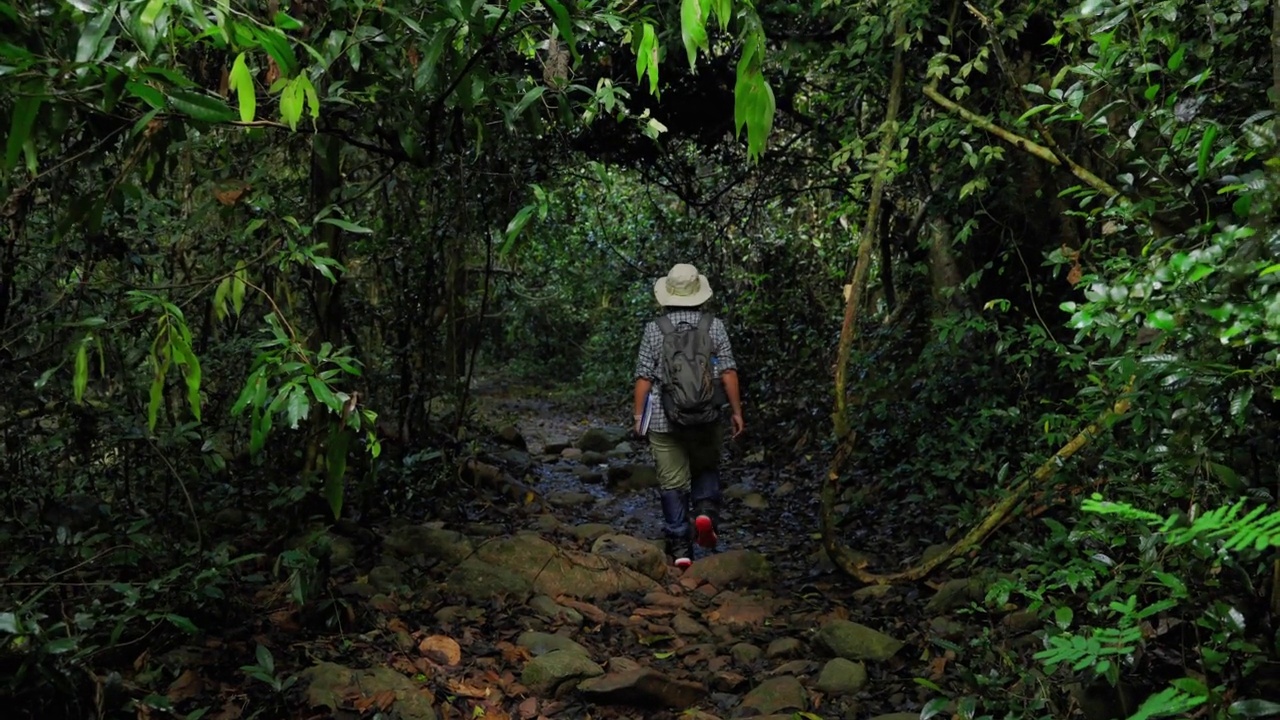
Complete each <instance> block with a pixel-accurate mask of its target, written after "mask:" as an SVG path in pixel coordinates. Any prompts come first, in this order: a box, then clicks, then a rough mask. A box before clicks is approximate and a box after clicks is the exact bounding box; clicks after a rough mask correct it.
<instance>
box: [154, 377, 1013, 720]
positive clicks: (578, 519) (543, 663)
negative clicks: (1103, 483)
mask: <svg viewBox="0 0 1280 720" xmlns="http://www.w3.org/2000/svg"><path fill="white" fill-rule="evenodd" d="M482 406H483V407H484V408H485V409H484V413H485V415H486V417H487V418H489V419H490V420H497V421H499V422H501V423H502V424H499V425H496V427H500V428H501V431H500V432H497V433H495V435H494V437H493V438H492V442H491V443H489V444H488V447H487V449H486V450H485V451H484V452H482V453H480V454H479V455H478V457H477V459H475V460H473V461H472V462H471V464H470V465H469V470H470V474H471V475H472V476H473V478H478V479H481V480H489V481H506V482H509V483H513V486H515V487H520V488H523V491H522V492H523V494H524V496H523V498H522V499H521V500H520V501H518V502H512V503H508V507H505V508H502V507H499V506H498V504H495V506H494V507H491V508H479V509H477V510H476V512H475V517H474V518H473V519H471V520H469V521H466V522H458V523H454V524H448V525H447V524H445V523H442V522H434V523H427V524H415V523H409V522H404V523H401V524H400V525H398V526H394V527H390V528H386V529H382V530H379V531H378V532H372V531H364V534H363V535H361V534H359V533H345V534H344V533H343V531H341V530H336V531H334V533H333V534H332V535H331V537H330V540H329V541H330V544H331V548H332V555H331V563H332V568H333V570H332V573H333V577H334V579H335V585H336V587H337V588H338V589H337V595H338V597H339V598H340V600H341V602H340V605H341V606H342V607H344V608H345V610H344V621H343V625H344V632H343V634H342V635H341V636H338V637H335V636H316V635H315V634H312V633H303V632H300V631H299V632H295V633H294V634H293V635H292V636H291V635H290V632H289V631H290V628H291V626H292V624H293V621H292V620H290V619H288V618H281V617H274V618H273V620H272V623H271V624H270V626H268V627H266V628H260V632H257V633H256V634H254V636H253V638H254V639H255V640H256V641H257V642H259V643H261V644H263V645H265V646H267V648H268V650H269V651H270V652H272V653H274V654H275V655H276V656H280V655H282V654H288V655H291V656H292V657H295V658H305V662H300V669H299V672H298V673H297V677H296V680H295V681H293V684H292V687H291V689H290V690H289V691H288V696H289V700H288V702H287V704H288V705H289V706H290V707H291V708H293V709H295V710H297V711H298V712H299V714H298V715H297V716H298V717H340V718H356V717H371V716H374V713H375V712H377V713H381V715H380V716H381V717H384V718H402V719H403V720H424V719H425V720H430V719H432V718H446V719H448V718H501V719H504V720H505V719H507V718H519V719H520V720H534V719H541V718H658V719H661V718H674V717H689V718H702V719H703V720H714V719H715V718H726V719H727V718H741V717H767V718H795V717H800V718H859V719H860V718H877V719H878V720H905V719H906V718H911V717H919V712H920V709H921V707H922V706H923V705H924V704H925V703H926V702H927V701H928V700H930V699H932V698H934V697H937V696H938V694H939V693H937V692H936V691H935V690H932V689H930V688H929V687H927V686H928V685H930V684H933V683H942V682H943V681H944V677H945V676H946V674H947V664H948V662H949V660H952V659H954V658H955V657H956V654H957V653H958V652H963V651H964V650H963V648H962V645H963V638H964V637H965V636H966V635H969V634H972V633H974V632H982V629H981V628H978V629H975V628H974V627H973V626H972V625H971V623H973V622H977V621H975V620H973V619H972V618H970V617H967V616H966V615H965V613H966V611H965V610H964V607H965V606H966V605H968V604H969V602H970V600H971V599H977V598H978V597H980V592H981V590H982V586H983V583H982V582H980V581H978V580H976V579H967V578H957V579H953V580H950V581H946V580H945V579H943V581H942V582H940V583H938V584H935V585H934V586H933V587H930V586H927V585H921V586H906V587H864V588H858V587H857V586H856V584H854V583H852V582H851V581H849V580H847V579H845V578H843V577H841V576H838V575H835V574H833V573H832V572H831V570H832V568H831V567H830V566H829V563H827V562H825V556H824V555H823V554H822V553H820V552H815V551H816V550H817V549H818V548H819V545H818V543H817V542H816V541H815V540H814V539H813V538H812V537H811V532H812V531H813V530H815V529H816V528H815V527H814V525H813V520H812V518H814V517H816V508H815V507H814V506H813V504H812V503H811V502H810V501H809V500H808V498H811V497H813V496H814V495H815V492H814V487H813V486H812V485H813V483H812V481H809V480H806V479H805V478H802V477H790V476H788V474H787V472H786V471H785V470H777V469H775V468H771V467H766V466H765V465H764V464H763V462H761V460H760V459H759V458H755V459H753V458H750V457H745V458H741V457H739V458H735V459H733V460H732V461H730V462H728V463H726V466H725V473H724V477H725V479H726V483H725V484H726V486H727V489H726V496H727V497H726V501H725V508H724V525H725V526H726V528H725V531H724V532H722V533H721V538H722V540H721V547H720V548H719V549H718V550H717V551H716V552H714V553H711V554H705V555H699V556H697V557H696V559H695V562H694V564H693V566H692V567H691V568H690V569H688V570H687V571H685V572H684V573H680V572H679V571H678V570H675V569H674V568H669V567H668V566H667V564H666V562H665V559H664V556H663V553H662V550H661V545H660V541H659V540H658V538H660V537H661V533H660V523H661V516H660V513H659V509H658V502H657V497H656V495H657V493H656V491H655V490H653V487H654V486H655V475H654V470H653V468H652V465H651V463H650V459H649V456H648V453H647V449H646V448H645V447H644V446H643V442H635V441H628V440H626V439H625V433H624V431H623V430H622V429H621V428H616V427H611V426H610V425H609V424H608V423H607V422H605V421H604V420H603V419H601V418H599V417H592V416H589V415H588V416H585V417H584V416H582V415H581V414H575V413H574V412H571V409H570V408H566V407H563V406H558V405H557V404H556V403H554V402H551V401H548V400H529V399H525V398H520V397H508V396H501V395H500V396H497V397H485V398H483V399H482ZM809 475H810V476H811V477H816V476H817V474H816V473H810V474H809ZM511 507H515V508H516V509H514V510H512V509H511ZM699 552H702V551H699ZM977 617H982V618H985V617H986V616H985V615H980V616H977ZM981 622H984V623H985V622H987V621H986V620H982V621H981ZM1033 622H1034V620H1033V618H1030V617H1026V616H1024V615H1023V614H1019V613H1012V614H1010V615H1007V616H1006V617H1005V621H1004V622H999V623H994V625H995V627H994V628H992V629H993V631H994V632H996V633H1001V634H1004V635H1007V636H1009V637H1010V638H1011V639H1013V641H1014V642H1016V641H1017V640H1016V637H1017V636H1021V637H1023V638H1028V637H1030V636H1029V635H1027V633H1029V632H1030V630H1032V629H1033V627H1032V625H1033ZM294 629H295V630H297V628H294ZM957 643H959V644H957ZM247 647H248V650H247V652H248V653H249V654H250V655H252V648H253V645H252V643H251V642H250V643H247ZM282 662H283V661H282ZM259 665H261V663H259ZM184 677H185V675H184ZM917 679H922V680H923V682H922V681H921V680H917ZM180 680H181V678H180ZM172 695H173V693H172V692H171V699H173V697H172ZM797 713H799V715H797ZM215 716H217V715H216V713H215V714H214V715H211V716H210V717H215ZM225 717H230V716H225Z"/></svg>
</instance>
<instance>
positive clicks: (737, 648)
mask: <svg viewBox="0 0 1280 720" xmlns="http://www.w3.org/2000/svg"><path fill="white" fill-rule="evenodd" d="M729 654H730V655H732V656H733V661H734V662H736V663H738V665H740V666H742V667H750V666H751V665H754V664H755V663H756V661H757V660H759V659H760V658H761V657H764V651H763V650H761V649H760V648H758V647H756V646H755V645H752V644H751V643H744V642H741V643H738V644H737V645H734V646H733V647H731V648H729Z"/></svg>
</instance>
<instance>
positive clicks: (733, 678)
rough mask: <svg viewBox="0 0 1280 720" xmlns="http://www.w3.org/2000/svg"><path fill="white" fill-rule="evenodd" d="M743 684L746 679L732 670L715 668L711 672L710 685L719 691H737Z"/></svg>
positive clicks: (745, 682)
mask: <svg viewBox="0 0 1280 720" xmlns="http://www.w3.org/2000/svg"><path fill="white" fill-rule="evenodd" d="M745 684H747V679H746V678H745V677H743V676H742V674H741V673H736V672H733V671H732V670H717V671H715V672H713V673H712V674H711V687H713V688H715V689H716V690H718V691H720V692H726V693H731V692H737V691H738V689H739V688H741V687H742V686H743V685H745Z"/></svg>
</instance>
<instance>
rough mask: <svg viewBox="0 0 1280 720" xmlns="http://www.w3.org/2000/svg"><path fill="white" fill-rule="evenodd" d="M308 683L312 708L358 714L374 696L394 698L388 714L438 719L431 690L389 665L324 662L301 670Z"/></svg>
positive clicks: (404, 718) (414, 719)
mask: <svg viewBox="0 0 1280 720" xmlns="http://www.w3.org/2000/svg"><path fill="white" fill-rule="evenodd" d="M298 679H299V680H301V681H302V682H303V683H304V684H305V685H306V688H307V689H306V701H307V704H308V705H310V706H311V707H313V708H318V707H325V708H329V711H330V712H331V713H332V714H335V715H337V714H346V713H347V712H352V713H355V714H358V713H359V712H360V711H363V710H364V708H366V707H368V705H369V703H368V702H367V701H370V700H372V699H373V698H374V697H378V698H380V699H386V698H389V699H391V705H390V707H387V708H385V711H386V714H389V715H393V716H396V717H399V718H402V720H436V711H435V709H434V708H433V707H431V693H430V692H428V691H427V690H426V689H424V688H421V687H419V686H418V684H417V683H415V682H413V681H412V680H410V679H409V678H407V677H405V676H404V675H401V674H400V673H398V672H396V671H395V670H392V669H391V668H386V667H377V668H369V669H368V670H353V669H351V668H347V667H343V666H342V665H338V664H336V663H330V662H322V663H319V664H316V665H313V666H311V667H309V668H307V669H306V670H303V671H302V672H301V673H299V674H298Z"/></svg>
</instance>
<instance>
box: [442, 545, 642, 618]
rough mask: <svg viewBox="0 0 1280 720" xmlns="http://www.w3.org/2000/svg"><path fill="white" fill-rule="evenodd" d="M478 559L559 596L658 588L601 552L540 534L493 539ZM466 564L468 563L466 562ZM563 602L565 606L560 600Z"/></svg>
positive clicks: (478, 551)
mask: <svg viewBox="0 0 1280 720" xmlns="http://www.w3.org/2000/svg"><path fill="white" fill-rule="evenodd" d="M473 559H478V560H480V561H482V562H484V563H487V564H488V565H490V566H491V567H500V568H504V569H505V570H506V571H507V572H508V574H511V575H515V576H517V577H520V578H522V579H523V583H522V586H523V587H525V588H526V590H527V589H528V588H529V586H530V585H532V589H533V590H535V591H536V592H539V593H542V594H544V595H550V596H552V597H556V598H558V596H560V595H566V596H569V597H587V598H591V599H601V598H606V597H610V596H612V595H615V594H621V593H628V592H649V591H650V590H656V589H658V585H657V583H656V582H654V580H653V579H652V578H649V577H647V576H645V575H641V574H640V573H638V572H636V571H634V570H632V569H630V568H627V567H623V566H621V565H619V564H618V563H616V562H614V561H612V560H610V559H608V558H606V557H602V556H600V555H593V554H591V553H584V552H579V551H576V550H562V549H560V548H559V547H557V546H556V545H555V544H554V543H552V542H550V541H548V540H547V539H546V538H542V537H539V536H537V535H517V536H513V537H507V538H497V539H495V540H490V541H488V542H486V543H484V544H482V545H480V546H479V547H477V548H476V556H475V558H473ZM464 564H465V563H464ZM560 604H561V605H565V604H566V603H564V602H563V601H560Z"/></svg>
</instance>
